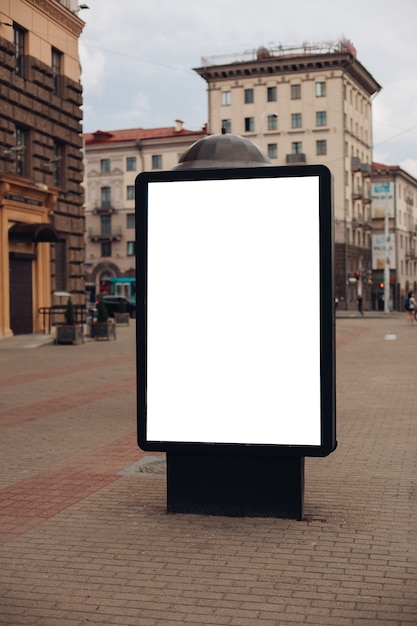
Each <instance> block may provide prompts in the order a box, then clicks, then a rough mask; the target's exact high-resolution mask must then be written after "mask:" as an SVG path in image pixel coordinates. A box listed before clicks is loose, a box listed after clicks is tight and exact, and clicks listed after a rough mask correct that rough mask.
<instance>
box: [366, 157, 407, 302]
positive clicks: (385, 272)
mask: <svg viewBox="0 0 417 626" xmlns="http://www.w3.org/2000/svg"><path fill="white" fill-rule="evenodd" d="M371 218H372V284H373V297H374V303H373V304H374V308H376V309H381V310H382V309H383V299H384V297H385V293H386V290H385V280H386V279H387V278H388V280H389V285H390V286H389V290H388V292H389V298H390V308H391V309H396V310H399V311H401V310H402V309H403V308H404V301H405V299H406V297H407V293H408V292H409V291H414V292H415V293H417V180H416V179H415V178H413V177H412V176H410V174H408V173H407V172H405V171H404V170H402V169H401V168H400V167H399V166H398V165H383V164H381V163H373V164H372V214H371ZM369 278H370V276H361V280H369Z"/></svg>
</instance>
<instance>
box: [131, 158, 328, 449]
mask: <svg viewBox="0 0 417 626" xmlns="http://www.w3.org/2000/svg"><path fill="white" fill-rule="evenodd" d="M265 169H267V168H265ZM268 169H269V168H268ZM273 169H278V168H273ZM176 174H178V176H179V177H181V175H182V176H184V175H185V174H184V172H183V173H180V172H178V173H176ZM171 175H172V173H171ZM141 176H142V178H141ZM141 176H139V180H140V182H139V183H138V185H139V187H140V186H141V185H142V186H143V185H145V189H141V193H139V197H140V198H142V200H141V202H142V207H141V208H139V211H142V213H144V214H146V215H145V219H142V222H141V219H139V220H138V223H139V224H141V223H142V226H143V225H144V224H145V221H146V243H145V237H143V236H139V238H138V239H139V241H138V242H137V245H138V246H139V247H140V246H141V245H142V247H143V246H144V245H145V246H146V251H143V250H142V252H139V259H138V263H140V264H142V265H145V270H144V271H141V270H140V271H139V275H138V291H139V297H138V309H139V313H138V324H139V329H138V333H139V334H141V335H143V333H145V336H144V337H142V339H143V341H139V344H140V345H141V346H142V349H144V350H145V351H146V354H145V355H144V359H143V361H141V358H140V357H139V361H140V362H142V363H144V366H143V367H142V366H140V367H139V371H140V372H141V376H142V377H143V378H144V381H143V385H144V387H145V390H144V394H143V403H141V401H139V404H140V405H142V404H143V406H140V407H139V412H140V418H139V419H141V420H142V423H141V426H140V431H141V433H142V436H141V437H140V439H141V445H143V446H144V447H145V448H146V445H147V443H148V444H151V447H152V444H153V448H154V449H158V444H157V442H165V443H168V444H210V445H212V444H226V445H229V444H230V445H240V446H242V445H247V446H253V445H255V446H295V447H307V448H308V447H318V448H319V447H320V446H322V445H323V423H322V419H323V406H322V396H323V384H322V382H323V381H322V355H321V349H322V334H321V310H322V302H323V293H322V285H321V280H322V278H321V267H322V265H321V262H320V259H321V257H320V176H319V175H316V176H315V175H309V176H301V177H297V176H272V175H268V176H265V175H263V176H262V177H248V178H226V179H209V180H201V179H196V180H190V179H186V180H181V179H174V180H165V179H164V176H162V180H157V179H155V178H152V176H150V178H148V179H146V176H145V180H143V175H141ZM251 176H253V175H251ZM143 202H145V203H146V208H145V207H143ZM141 242H142V244H141ZM145 256H146V258H145ZM141 281H142V282H145V285H146V287H144V288H143V290H142V293H143V298H142V301H143V309H144V310H143V315H142V316H141V313H140V307H141V304H140V291H141V287H140V282H141ZM330 291H331V289H330ZM141 384H142V382H141V381H139V385H141ZM161 449H165V447H164V446H162V448H161Z"/></svg>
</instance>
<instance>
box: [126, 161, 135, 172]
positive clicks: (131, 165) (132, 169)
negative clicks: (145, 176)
mask: <svg viewBox="0 0 417 626" xmlns="http://www.w3.org/2000/svg"><path fill="white" fill-rule="evenodd" d="M126 171H127V172H136V157H126Z"/></svg>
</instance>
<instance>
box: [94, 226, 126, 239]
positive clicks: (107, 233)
mask: <svg viewBox="0 0 417 626" xmlns="http://www.w3.org/2000/svg"><path fill="white" fill-rule="evenodd" d="M88 238H89V240H90V241H120V240H121V239H122V227H121V226H113V228H110V229H108V230H107V229H104V230H95V229H94V228H89V229H88Z"/></svg>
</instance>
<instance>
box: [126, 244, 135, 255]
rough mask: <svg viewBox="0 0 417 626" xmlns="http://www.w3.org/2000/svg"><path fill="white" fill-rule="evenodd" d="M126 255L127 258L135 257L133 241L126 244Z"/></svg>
mask: <svg viewBox="0 0 417 626" xmlns="http://www.w3.org/2000/svg"><path fill="white" fill-rule="evenodd" d="M126 254H127V256H135V242H134V241H128V242H127V250H126Z"/></svg>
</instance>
